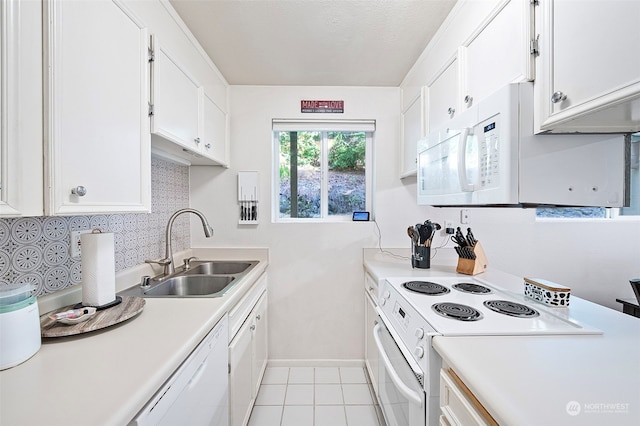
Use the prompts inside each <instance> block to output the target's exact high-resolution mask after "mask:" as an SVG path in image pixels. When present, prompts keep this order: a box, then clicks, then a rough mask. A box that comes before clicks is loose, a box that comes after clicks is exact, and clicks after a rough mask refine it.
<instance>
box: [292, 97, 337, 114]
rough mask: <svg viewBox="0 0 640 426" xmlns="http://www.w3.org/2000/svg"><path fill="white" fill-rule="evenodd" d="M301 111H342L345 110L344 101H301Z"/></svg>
mask: <svg viewBox="0 0 640 426" xmlns="http://www.w3.org/2000/svg"><path fill="white" fill-rule="evenodd" d="M300 112H311V113H316V112H325V113H326V112H328V113H334V114H335V113H340V114H342V113H343V112H344V101H311V100H302V101H300Z"/></svg>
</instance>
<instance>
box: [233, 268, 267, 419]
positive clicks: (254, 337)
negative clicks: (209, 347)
mask: <svg viewBox="0 0 640 426" xmlns="http://www.w3.org/2000/svg"><path fill="white" fill-rule="evenodd" d="M256 286H257V288H256V287H254V289H253V290H251V291H250V292H249V293H248V294H247V296H245V299H244V300H243V301H241V302H240V303H239V304H238V306H237V307H236V308H234V310H236V311H239V312H242V311H243V309H245V308H246V306H253V308H252V309H251V311H250V313H249V314H248V315H247V316H246V317H244V316H243V317H244V322H243V323H242V325H241V326H240V328H239V329H238V331H237V333H236V334H235V336H233V337H232V339H231V342H230V343H229V425H230V426H242V425H246V424H247V422H248V421H249V416H250V415H251V409H252V408H253V404H254V402H255V398H256V396H257V395H258V389H259V388H260V382H261V381H262V376H263V374H264V371H265V368H266V366H267V357H268V345H267V325H268V321H267V293H266V277H263V281H262V282H259V283H258V284H256ZM256 296H258V299H257V301H256ZM234 313H235V312H233V311H232V314H231V315H233V314H234ZM236 320H237V316H236ZM234 329H235V327H234V326H233V324H231V325H230V330H231V335H233V332H234Z"/></svg>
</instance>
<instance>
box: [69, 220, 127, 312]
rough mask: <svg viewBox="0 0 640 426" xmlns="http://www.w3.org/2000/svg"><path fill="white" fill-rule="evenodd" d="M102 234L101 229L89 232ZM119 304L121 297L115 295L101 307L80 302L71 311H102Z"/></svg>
mask: <svg viewBox="0 0 640 426" xmlns="http://www.w3.org/2000/svg"><path fill="white" fill-rule="evenodd" d="M102 232H103V231H102V229H101V228H93V229H92V230H91V233H92V234H102ZM120 303H122V297H120V296H117V295H116V296H115V299H114V300H112V301H111V302H109V303H105V304H103V305H99V306H96V305H91V306H88V305H84V304H83V303H82V302H80V303H77V304H75V305H74V306H73V309H81V308H96V310H98V311H101V310H103V309H109V308H112V307H114V306H116V305H119V304H120Z"/></svg>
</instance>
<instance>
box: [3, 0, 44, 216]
mask: <svg viewBox="0 0 640 426" xmlns="http://www.w3.org/2000/svg"><path fill="white" fill-rule="evenodd" d="M0 58H1V59H0V123H1V125H0V216H42V213H43V187H44V185H43V167H42V8H41V5H40V3H39V2H34V1H25V0H4V1H2V2H1V3H0Z"/></svg>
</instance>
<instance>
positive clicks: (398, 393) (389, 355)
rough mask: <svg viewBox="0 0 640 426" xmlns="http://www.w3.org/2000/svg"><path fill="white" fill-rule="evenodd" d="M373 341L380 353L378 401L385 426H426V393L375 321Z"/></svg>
mask: <svg viewBox="0 0 640 426" xmlns="http://www.w3.org/2000/svg"><path fill="white" fill-rule="evenodd" d="M373 337H374V340H375V342H376V346H377V347H378V351H379V352H380V360H379V376H378V397H379V399H380V405H381V407H382V412H383V413H384V418H385V420H386V422H387V425H388V426H425V423H426V408H425V392H424V389H423V387H422V385H421V384H420V382H419V380H418V378H417V377H418V376H422V373H421V372H414V370H413V369H412V368H411V366H410V365H409V363H408V362H407V360H406V359H405V357H404V355H403V354H402V352H401V351H400V348H398V345H397V344H396V343H395V341H394V340H393V337H392V336H391V333H389V330H388V329H387V327H386V326H385V325H384V323H383V322H382V319H381V318H380V317H378V323H377V324H376V326H375V327H374V330H373Z"/></svg>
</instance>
